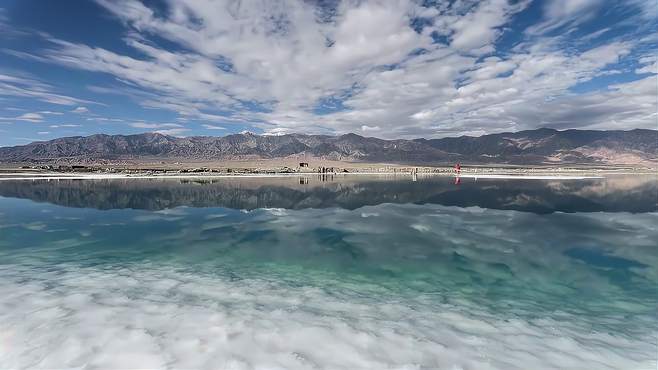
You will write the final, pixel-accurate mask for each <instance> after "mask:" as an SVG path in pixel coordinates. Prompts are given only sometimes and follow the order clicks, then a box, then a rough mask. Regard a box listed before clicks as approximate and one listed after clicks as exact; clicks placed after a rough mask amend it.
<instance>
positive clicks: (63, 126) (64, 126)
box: [48, 123, 80, 128]
mask: <svg viewBox="0 0 658 370" xmlns="http://www.w3.org/2000/svg"><path fill="white" fill-rule="evenodd" d="M48 127H50V128H72V127H80V125H74V124H69V123H66V124H61V125H50V126H48Z"/></svg>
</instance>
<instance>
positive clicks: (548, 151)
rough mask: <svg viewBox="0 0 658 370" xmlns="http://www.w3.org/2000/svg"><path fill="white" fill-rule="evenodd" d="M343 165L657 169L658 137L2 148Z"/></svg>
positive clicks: (112, 142) (544, 134) (16, 155)
mask: <svg viewBox="0 0 658 370" xmlns="http://www.w3.org/2000/svg"><path fill="white" fill-rule="evenodd" d="M302 153H303V154H308V155H312V156H315V157H320V158H326V159H331V160H343V161H364V162H387V163H390V162H395V163H408V164H447V163H453V162H455V161H459V162H462V163H510V164H533V165H536V164H564V163H571V164H576V163H582V164H647V163H648V164H656V163H658V131H655V130H643V129H636V130H630V131H590V130H565V131H558V130H555V129H550V128H541V129H537V130H526V131H519V132H509V133H501V134H492V135H484V136H480V137H472V136H461V137H450V138H443V139H422V138H421V139H415V140H403V139H399V140H383V139H378V138H372V137H364V136H361V135H358V134H354V133H347V134H344V135H340V136H327V135H304V134H284V135H276V136H271V135H257V134H254V133H253V132H248V131H245V132H242V133H239V134H231V135H227V136H224V137H212V136H194V137H186V138H178V137H173V136H167V135H164V134H161V133H157V132H149V133H144V134H135V135H107V134H96V135H91V136H86V137H80V136H77V137H65V138H59V139H54V140H50V141H40V142H34V143H30V144H27V145H21V146H15V147H4V148H0V162H84V163H94V162H96V161H99V160H139V159H143V158H158V159H178V160H209V161H212V160H225V159H235V158H246V157H249V158H280V157H287V156H290V155H296V154H302Z"/></svg>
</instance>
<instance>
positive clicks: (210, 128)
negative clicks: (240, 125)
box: [201, 124, 226, 130]
mask: <svg viewBox="0 0 658 370" xmlns="http://www.w3.org/2000/svg"><path fill="white" fill-rule="evenodd" d="M201 126H203V128H205V129H206V130H226V127H222V126H216V125H208V124H204V125H201Z"/></svg>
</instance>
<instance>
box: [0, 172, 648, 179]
mask: <svg viewBox="0 0 658 370" xmlns="http://www.w3.org/2000/svg"><path fill="white" fill-rule="evenodd" d="M623 174H628V173H610V174H607V175H613V176H614V175H623ZM633 174H636V175H649V173H633ZM5 175H8V177H2V175H0V181H27V180H30V181H36V180H119V179H134V180H153V179H159V180H166V179H178V180H180V179H221V178H291V177H301V178H304V177H311V176H332V177H334V178H336V177H341V176H342V177H348V176H349V177H352V176H386V177H390V176H394V177H398V176H399V177H410V178H414V177H421V178H422V177H434V176H439V177H453V178H473V179H476V180H477V179H522V180H585V179H601V178H605V177H606V176H605V175H606V174H591V173H585V171H583V173H574V172H570V173H568V174H567V173H560V174H505V173H499V174H495V173H486V174H485V173H482V174H478V173H462V174H459V175H458V174H455V173H446V172H427V173H417V174H413V173H409V172H345V173H313V172H301V173H273V174H268V173H244V174H239V173H233V174H227V173H224V174H171V175H167V174H165V175H151V174H123V173H117V174H76V173H65V174H55V173H51V174H39V175H35V174H21V173H7V174H5Z"/></svg>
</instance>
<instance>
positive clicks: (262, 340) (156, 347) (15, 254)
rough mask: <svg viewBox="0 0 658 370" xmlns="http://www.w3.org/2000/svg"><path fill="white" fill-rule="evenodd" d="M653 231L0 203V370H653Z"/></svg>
mask: <svg viewBox="0 0 658 370" xmlns="http://www.w3.org/2000/svg"><path fill="white" fill-rule="evenodd" d="M581 191H586V190H583V189H581ZM117 196H118V195H117ZM657 225H658V213H636V214H632V213H624V212H620V213H610V212H594V213H562V212H554V213H548V214H544V213H543V212H542V213H540V214H536V213H532V212H517V211H509V210H498V209H486V208H480V207H467V208H459V207H452V206H443V205H436V204H428V205H413V204H379V205H372V206H364V207H360V208H358V209H354V210H350V209H341V208H325V209H301V210H292V209H282V208H269V209H257V210H252V211H242V210H238V209H230V208H214V207H210V208H189V207H179V208H173V209H163V210H160V211H144V210H129V209H114V210H106V211H101V210H95V209H90V208H64V207H60V206H54V205H49V204H39V203H33V202H30V201H27V200H20V199H11V198H1V199H0V279H1V280H2V281H3V284H1V285H0V297H3V298H0V367H3V368H7V367H40V368H52V367H65V366H69V367H70V366H85V365H86V366H88V367H92V368H93V367H96V366H98V367H115V368H116V367H126V366H129V367H136V366H139V365H141V366H144V367H166V366H170V367H176V368H189V367H213V368H218V367H219V368H235V369H243V368H244V369H248V368H265V367H268V368H312V367H314V366H315V367H321V368H345V369H356V368H385V367H387V366H391V367H393V368H409V369H415V368H425V367H430V368H442V369H459V368H461V369H471V368H477V369H480V368H481V369H513V368H518V369H633V368H651V367H652V366H653V367H655V366H656V365H655V359H656V356H657V354H656V340H657V336H656V333H657V330H658V324H657V323H656V317H655V315H656V307H658V243H657V242H656V240H658V226H657ZM118 352H121V353H125V356H120V357H119V356H116V355H115V353H118Z"/></svg>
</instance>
